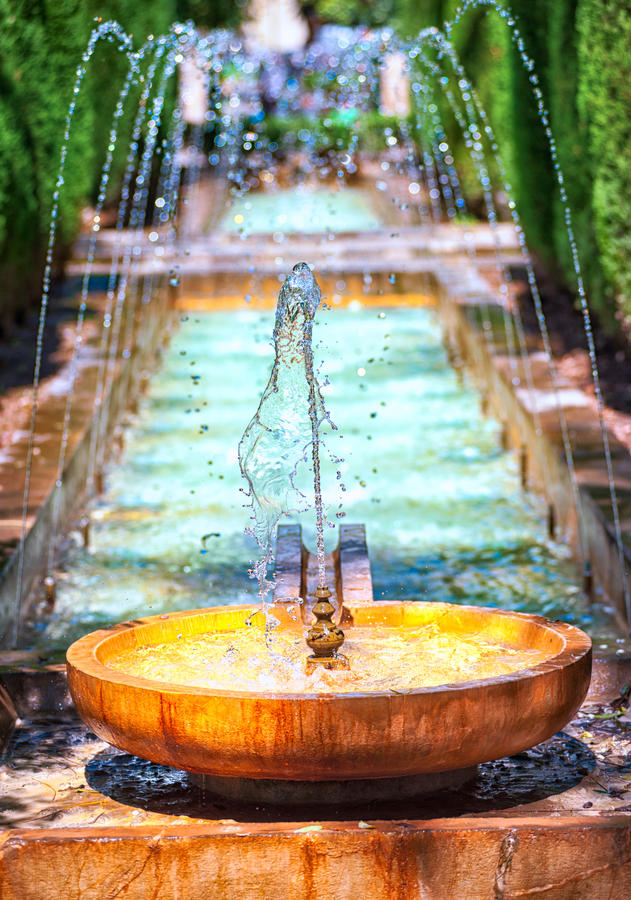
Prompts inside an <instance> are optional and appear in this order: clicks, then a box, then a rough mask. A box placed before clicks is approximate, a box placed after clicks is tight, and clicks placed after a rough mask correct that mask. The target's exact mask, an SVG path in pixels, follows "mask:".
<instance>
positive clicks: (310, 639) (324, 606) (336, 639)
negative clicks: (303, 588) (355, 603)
mask: <svg viewBox="0 0 631 900" xmlns="http://www.w3.org/2000/svg"><path fill="white" fill-rule="evenodd" d="M315 595H316V603H315V606H314V607H313V615H314V616H315V618H316V621H315V622H314V624H313V625H312V626H311V628H310V629H309V631H308V633H307V645H308V646H309V647H310V648H311V650H313V656H308V657H307V675H309V674H311V672H313V671H314V669H315V668H316V666H318V665H320V666H323V667H324V668H325V669H348V668H349V662H348V659H347V657H346V656H343V655H342V654H341V653H338V652H337V651H338V650H339V649H340V647H341V646H342V644H343V643H344V632H343V631H342V629H341V628H340V627H339V625H336V624H335V622H334V621H333V614H334V612H335V607H334V606H333V604H332V603H331V600H330V597H331V591H330V590H329V589H328V587H319V588H316V592H315Z"/></svg>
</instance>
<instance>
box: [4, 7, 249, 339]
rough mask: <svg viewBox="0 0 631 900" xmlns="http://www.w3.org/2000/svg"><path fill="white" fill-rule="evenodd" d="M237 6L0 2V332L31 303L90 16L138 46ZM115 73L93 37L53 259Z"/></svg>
mask: <svg viewBox="0 0 631 900" xmlns="http://www.w3.org/2000/svg"><path fill="white" fill-rule="evenodd" d="M239 11H240V7H239V4H238V3H236V2H233V0H213V2H205V0H185V2H182V0H152V2H151V3H130V2H128V0H102V2H99V0H0V284H1V285H2V289H1V290H0V334H3V333H4V334H7V333H9V332H10V331H11V329H12V327H13V325H14V323H15V321H16V319H18V320H19V318H20V317H21V316H22V314H23V312H24V311H25V309H27V308H28V305H29V304H31V305H32V304H33V303H36V302H37V296H38V294H39V289H40V285H41V278H42V270H43V263H44V255H45V249H46V242H47V232H48V224H49V215H50V208H51V202H52V196H53V192H54V187H55V179H56V175H57V167H58V163H59V151H60V147H61V141H62V136H63V132H64V121H65V117H66V113H67V110H68V104H69V102H70V100H71V93H72V85H73V82H74V78H75V72H76V68H77V65H78V63H79V62H80V60H81V56H82V53H83V52H84V50H85V47H86V44H87V41H88V37H89V34H90V31H91V29H92V28H93V27H94V24H95V23H94V19H95V17H96V16H99V17H101V18H102V19H103V20H107V19H117V20H118V21H119V22H120V23H121V24H122V25H123V27H124V28H125V29H126V30H127V31H128V32H129V33H131V34H133V38H134V45H135V46H136V47H138V46H139V45H140V44H141V43H142V41H143V40H144V38H145V37H146V36H147V35H148V34H149V33H154V34H160V33H163V32H164V31H166V30H167V29H168V28H169V25H170V24H171V22H173V21H177V20H180V21H181V20H184V19H187V18H193V19H195V20H196V21H197V22H198V23H199V24H200V25H203V26H207V27H213V26H215V25H218V24H223V23H229V22H230V21H231V19H234V18H235V17H236V16H237V15H238V13H239ZM124 71H125V63H124V59H123V57H122V55H121V54H120V53H118V51H116V50H115V49H114V47H113V45H111V44H107V43H106V42H101V44H100V45H99V47H98V48H97V50H96V52H95V54H94V57H93V61H92V63H91V64H90V66H89V69H88V74H87V75H86V79H85V84H84V88H83V89H82V92H81V94H80V97H79V102H78V105H77V111H76V113H75V117H74V121H73V126H72V138H71V142H70V147H69V152H68V159H67V163H66V173H67V177H66V179H65V184H64V186H63V190H62V191H61V194H60V210H59V218H58V223H59V224H58V236H59V239H58V244H57V246H58V255H59V258H61V257H63V255H64V252H65V248H67V246H68V244H69V242H70V241H71V240H72V239H73V238H74V236H75V234H76V231H77V225H78V220H79V214H80V210H81V208H82V207H83V206H84V205H85V204H86V203H89V202H91V201H94V198H95V195H96V191H97V189H98V181H99V176H100V171H101V166H102V164H103V161H104V158H105V151H106V145H107V136H108V133H109V129H110V124H111V120H112V113H113V110H114V106H115V103H116V98H117V96H118V92H119V90H120V86H121V84H122V77H123V72H124ZM130 100H131V98H130ZM130 106H131V103H130ZM128 118H129V117H128ZM120 133H121V135H123V134H124V133H125V128H124V125H123V124H121V128H120ZM125 143H126V141H125V140H121V141H120V142H119V148H118V151H117V156H116V158H115V161H114V166H113V171H112V188H113V190H115V189H116V187H117V186H118V185H119V182H120V173H121V171H122V161H123V159H124V156H125V151H126V148H125Z"/></svg>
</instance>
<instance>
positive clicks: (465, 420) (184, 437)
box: [35, 303, 606, 647]
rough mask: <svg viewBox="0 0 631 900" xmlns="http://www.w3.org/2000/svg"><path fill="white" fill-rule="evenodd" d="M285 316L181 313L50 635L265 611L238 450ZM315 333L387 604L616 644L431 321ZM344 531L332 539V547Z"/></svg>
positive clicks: (351, 312) (333, 489) (325, 316)
mask: <svg viewBox="0 0 631 900" xmlns="http://www.w3.org/2000/svg"><path fill="white" fill-rule="evenodd" d="M273 315H274V314H273V311H272V310H269V311H265V312H258V311H254V310H250V309H246V308H244V309H243V310H239V311H234V312H227V313H223V312H222V313H219V312H217V313H212V312H208V313H195V314H191V315H189V316H184V317H183V321H182V323H181V326H180V328H179V330H178V332H177V333H176V334H175V336H174V339H173V341H172V344H171V347H170V349H169V351H168V353H167V355H166V358H165V361H164V365H163V368H162V370H161V371H160V372H159V373H158V374H157V375H156V377H155V378H154V379H153V381H152V384H151V389H150V394H149V395H148V397H147V398H146V399H145V401H144V402H143V405H142V408H141V410H140V413H139V415H138V417H137V421H136V422H135V424H134V426H133V427H132V428H130V430H129V431H128V434H127V445H126V452H125V456H124V458H123V460H122V462H121V464H119V465H118V466H117V467H115V468H113V469H112V470H111V471H110V472H109V473H108V477H107V493H106V494H105V496H104V497H103V498H102V501H101V502H99V503H98V504H97V505H96V506H95V507H94V508H93V510H92V516H93V526H92V541H91V546H90V549H89V550H84V549H82V548H81V547H80V546H79V541H78V539H77V540H76V541H71V542H70V547H69V549H68V551H67V553H66V555H65V558H64V560H63V566H62V571H61V572H60V578H59V588H58V600H57V605H56V608H55V611H54V614H53V615H52V617H51V618H50V619H49V620H48V621H47V622H45V623H43V624H41V625H40V626H39V630H38V633H37V634H36V636H35V643H37V644H39V645H46V646H48V647H50V646H57V647H61V646H65V645H67V644H68V643H69V642H70V641H71V640H73V639H74V638H76V637H78V636H80V635H81V634H84V633H85V632H87V631H89V630H91V629H93V628H95V627H99V626H102V625H105V624H108V623H111V622H116V621H121V620H125V619H131V618H135V617H137V616H144V615H150V614H157V613H162V612H168V611H172V610H178V609H187V608H194V607H200V606H206V605H220V604H229V603H243V602H250V601H254V599H255V585H254V583H253V582H252V581H251V580H250V579H249V578H248V575H247V569H248V565H249V562H250V560H251V558H252V557H253V556H255V555H256V552H255V548H254V546H253V544H252V543H251V542H250V540H249V539H246V537H245V536H244V534H243V529H244V527H245V525H246V524H247V521H248V510H247V509H245V508H244V503H245V499H246V498H245V497H244V495H243V493H241V491H240V489H241V488H242V484H241V478H240V474H239V466H238V462H237V444H238V441H239V438H240V436H241V434H242V433H243V430H244V428H245V426H246V425H247V423H248V421H249V420H250V418H251V417H252V414H253V412H254V410H255V409H256V406H257V403H258V400H259V397H260V394H261V391H262V390H263V388H264V386H265V384H266V382H267V378H268V375H269V369H270V366H271V363H272V359H273V352H272V347H271V344H270V337H271V331H272V327H273ZM314 338H315V343H316V345H317V344H318V343H320V347H319V350H318V351H317V353H316V356H318V354H319V356H320V357H324V358H326V360H327V363H326V365H325V366H324V367H323V370H322V371H321V372H320V380H321V382H322V381H324V380H325V379H326V377H327V376H328V377H329V379H330V386H329V387H327V388H326V390H325V392H326V402H327V405H328V407H329V409H330V411H331V413H332V416H333V419H334V420H335V422H336V424H337V425H338V426H339V429H340V433H341V435H342V437H335V438H334V441H335V442H336V444H335V446H334V447H333V448H332V449H333V450H334V451H335V452H337V453H339V454H340V455H342V456H343V457H344V458H345V463H344V467H343V468H344V475H343V481H344V483H345V485H346V487H347V490H346V491H345V492H340V491H339V484H338V483H337V482H336V481H335V477H334V474H333V470H332V469H331V468H330V467H329V468H325V472H324V485H325V488H327V487H328V490H327V501H328V502H329V508H330V518H331V519H332V521H334V522H337V521H338V520H337V519H336V516H335V513H336V511H338V507H337V503H338V502H339V499H340V497H342V498H343V500H344V504H345V505H344V511H345V513H346V516H345V519H344V521H346V522H364V523H365V524H366V526H367V533H368V546H369V550H370V554H371V560H372V571H373V579H374V585H375V596H376V598H381V597H383V598H386V599H392V600H399V599H415V598H418V599H424V600H427V599H434V600H441V601H453V602H456V603H473V604H480V605H490V606H499V607H504V608H507V609H515V610H523V611H532V612H539V613H543V614H545V615H548V616H551V617H553V618H557V617H558V618H562V619H567V620H570V621H573V622H575V623H577V624H579V625H582V626H584V627H587V629H588V630H591V631H592V632H593V633H596V634H604V633H605V631H606V628H605V626H604V625H603V623H602V622H598V623H594V622H593V621H592V620H591V618H590V617H589V615H588V613H587V611H586V608H585V605H584V600H583V598H582V596H581V593H580V590H579V587H578V584H579V579H578V573H577V571H576V568H575V566H574V564H573V563H572V561H571V559H570V558H569V554H568V551H567V549H566V548H565V547H564V546H562V545H560V544H557V543H552V542H550V541H548V540H547V539H546V532H545V524H544V521H543V516H542V512H543V511H542V509H540V508H539V506H538V505H537V504H536V502H535V501H534V500H532V499H528V498H527V497H525V496H524V495H523V493H522V492H521V491H520V489H519V484H518V477H517V471H516V462H515V459H514V457H513V455H511V454H509V453H505V452H503V451H502V450H501V449H500V445H499V441H498V426H497V424H496V423H495V422H494V421H492V420H489V419H485V418H483V417H482V416H481V414H480V411H479V402H478V397H477V395H476V393H475V392H474V391H473V390H472V389H470V388H467V387H464V388H463V387H461V386H460V385H459V384H458V382H457V379H456V376H455V374H454V372H453V371H452V369H451V368H450V367H449V365H448V363H447V360H446V357H445V353H444V351H443V348H442V345H441V335H440V329H439V325H438V323H437V320H436V317H435V314H434V313H433V311H432V310H430V309H425V308H389V309H383V310H379V309H376V308H374V307H370V308H361V307H360V305H359V304H358V303H354V304H351V307H350V308H349V307H346V308H336V309H333V310H328V311H327V310H324V311H322V312H321V313H319V315H318V318H317V320H316V325H315V329H314ZM303 520H304V524H303V527H304V531H305V536H306V539H307V543H309V542H310V541H311V542H312V544H313V541H314V537H313V527H312V525H311V522H310V517H303ZM335 537H336V535H335V531H334V530H333V529H329V530H328V534H327V539H328V542H329V546H331V545H332V544H334V543H335Z"/></svg>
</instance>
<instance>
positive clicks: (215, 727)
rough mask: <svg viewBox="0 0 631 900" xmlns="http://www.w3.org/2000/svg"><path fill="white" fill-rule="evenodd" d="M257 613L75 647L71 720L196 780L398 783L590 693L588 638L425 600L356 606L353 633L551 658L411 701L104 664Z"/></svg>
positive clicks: (495, 749) (561, 711) (230, 612)
mask: <svg viewBox="0 0 631 900" xmlns="http://www.w3.org/2000/svg"><path fill="white" fill-rule="evenodd" d="M251 613H252V608H251V607H243V606H239V607H235V606H228V607H215V608H212V609H204V610H197V611H190V612H184V613H175V614H173V615H170V616H168V617H162V616H152V617H151V618H148V619H141V620H137V621H134V622H127V623H125V624H123V625H116V626H113V627H112V628H109V629H105V630H102V631H95V632H93V633H92V634H89V635H87V636H86V637H84V638H81V639H80V640H78V641H76V642H75V643H74V644H73V645H72V646H71V647H70V649H69V650H68V655H67V662H68V682H69V685H70V691H71V693H72V697H73V699H74V702H75V705H76V707H77V710H78V712H79V715H80V716H81V718H82V719H83V721H84V722H85V723H86V724H87V725H88V726H89V727H90V728H91V729H92V730H93V731H94V732H95V733H96V734H98V735H99V736H100V737H102V738H103V739H104V740H106V741H108V742H109V743H110V744H114V746H116V747H120V748H121V749H123V750H126V751H128V752H129V753H133V754H135V755H137V756H141V757H144V758H145V759H150V760H153V761H154V762H158V763H162V764H164V765H167V766H174V767H176V768H179V769H186V770H188V771H190V772H198V773H206V774H210V775H219V776H228V777H244V778H266V779H280V780H293V781H327V780H341V779H368V778H388V777H390V778H392V777H398V776H404V775H418V774H421V773H427V772H441V771H445V770H449V769H460V768H464V767H467V766H473V765H476V764H477V763H480V762H484V761H486V760H490V759H497V758H499V757H502V756H508V755H511V754H513V753H517V752H519V751H521V750H525V749H526V748H527V747H531V746H533V745H534V744H537V743H539V742H540V741H543V740H545V739H546V738H548V737H550V736H551V735H553V734H554V733H555V732H556V731H558V730H559V729H560V728H562V727H563V725H565V724H566V723H567V722H568V721H569V720H570V719H571V718H572V716H573V715H574V713H575V712H576V710H577V709H578V707H579V706H580V704H581V702H582V701H583V699H584V698H585V695H586V693H587V688H588V686H589V681H590V675H591V641H590V639H589V638H588V637H587V635H586V634H584V633H583V632H582V631H579V630H578V629H577V628H574V627H572V626H571V625H566V624H565V623H561V622H551V621H549V620H547V619H544V618H542V617H540V616H530V615H523V614H519V613H511V612H502V611H498V610H492V609H482V608H478V607H470V606H469V607H467V606H452V605H449V604H441V603H421V602H407V603H391V602H379V603H372V604H370V605H365V606H355V607H353V606H351V607H350V614H351V616H352V623H353V624H356V625H368V624H371V623H373V624H375V623H379V624H384V625H388V626H391V627H393V628H396V627H400V626H419V625H423V624H425V623H427V622H429V621H432V620H434V619H435V618H436V616H437V615H438V614H440V616H441V619H440V624H441V627H442V628H444V629H445V630H446V631H449V632H452V633H462V634H467V635H473V634H475V635H478V636H481V637H484V638H486V639H491V640H492V639H497V640H498V641H501V642H505V643H508V644H510V645H511V646H514V647H523V648H536V649H540V650H544V651H546V652H549V654H550V657H549V659H548V660H546V661H545V662H543V663H540V664H539V665H537V666H534V667H532V668H530V669H523V670H521V671H519V672H514V673H512V674H510V675H501V676H498V677H495V678H487V679H484V680H480V681H471V682H466V683H462V684H451V685H449V684H446V685H440V686H438V687H428V688H422V689H419V690H416V691H412V692H410V693H406V694H396V693H390V692H387V691H381V692H375V693H368V692H362V693H351V694H325V695H322V694H279V693H275V694H274V693H270V692H261V693H254V692H252V693H248V692H245V691H231V690H228V689H226V690H214V689H208V688H201V687H195V688H189V687H185V686H183V685H178V684H172V683H167V682H158V681H151V680H149V679H146V678H140V677H136V676H132V675H127V674H124V673H122V672H118V671H115V670H114V669H111V668H109V667H108V665H107V663H108V660H109V659H111V658H112V657H113V656H115V655H117V654H119V653H120V652H121V651H123V650H126V649H128V648H131V647H135V646H140V645H151V644H161V643H166V642H168V641H171V640H176V639H177V637H178V635H185V636H189V635H194V634H199V633H203V632H209V631H233V630H236V629H239V628H244V627H246V626H245V620H246V618H247V617H248V616H249V615H250V614H251ZM353 624H351V625H348V626H345V630H346V631H347V632H348V630H349V629H352V627H353Z"/></svg>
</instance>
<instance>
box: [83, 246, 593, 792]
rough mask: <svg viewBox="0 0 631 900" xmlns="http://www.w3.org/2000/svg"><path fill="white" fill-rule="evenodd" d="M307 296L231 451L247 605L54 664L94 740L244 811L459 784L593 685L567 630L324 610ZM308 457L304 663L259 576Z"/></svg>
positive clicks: (429, 609) (145, 631)
mask: <svg viewBox="0 0 631 900" xmlns="http://www.w3.org/2000/svg"><path fill="white" fill-rule="evenodd" d="M319 301H320V290H319V288H318V286H317V282H316V281H315V279H314V277H313V275H312V273H311V271H310V269H309V267H308V266H307V265H306V264H305V263H300V264H298V265H297V266H295V267H294V269H293V271H292V273H291V274H290V276H289V277H288V279H287V280H286V281H285V283H284V285H283V287H282V288H281V291H280V296H279V303H278V308H277V316H276V327H275V332H274V335H275V344H276V359H275V363H274V367H273V370H272V375H271V378H270V381H269V384H268V386H267V388H266V390H265V392H264V394H263V397H262V400H261V403H260V405H259V409H258V411H257V414H256V415H255V417H254V418H253V420H252V422H251V423H250V425H249V426H248V428H247V429H246V432H245V434H244V437H243V439H242V442H241V446H240V459H241V467H242V471H243V473H244V475H245V476H246V478H247V480H248V483H249V485H250V497H251V500H252V506H253V510H254V518H255V525H254V527H253V529H252V533H253V534H254V535H255V537H256V539H257V542H258V544H259V547H260V548H261V550H262V553H263V555H262V558H261V560H259V562H258V563H256V565H255V566H254V567H253V574H254V576H255V577H256V578H257V580H258V582H259V591H260V597H261V601H262V605H261V607H251V606H247V607H243V606H240V607H234V606H231V607H227V608H226V607H214V608H210V609H205V610H197V611H190V612H182V613H174V614H163V615H160V616H154V617H150V618H147V619H142V620H138V621H134V622H129V623H125V624H122V625H117V626H113V627H111V628H109V629H104V630H100V631H96V632H93V633H92V634H89V635H87V636H86V637H84V638H81V639H79V640H78V641H76V642H75V643H74V644H73V645H72V646H71V647H70V648H69V650H68V654H67V666H68V681H69V686H70V690H71V693H72V697H73V699H74V702H75V705H76V708H77V710H78V712H79V714H80V716H81V717H82V718H83V720H84V722H85V723H86V724H87V725H88V726H89V727H90V728H91V729H92V730H93V731H94V732H95V733H96V734H98V735H99V736H101V737H102V738H104V739H105V740H106V741H108V742H109V743H111V744H114V745H115V746H117V747H120V748H122V749H124V750H126V751H128V752H130V753H133V754H135V755H138V756H141V757H144V758H146V759H149V760H153V761H154V762H158V763H161V764H163V765H169V766H174V767H176V768H181V769H185V770H187V771H189V772H193V773H197V774H198V775H201V776H203V783H204V785H205V787H206V788H207V789H208V790H209V791H210V792H211V793H213V794H217V793H218V794H223V795H225V796H229V797H233V798H234V797H238V798H240V799H248V800H250V801H258V800H260V799H261V798H265V800H266V801H267V802H276V803H305V802H319V803H330V802H338V803H339V802H356V801H357V799H358V797H360V798H362V799H363V800H371V799H383V798H392V797H401V796H415V795H418V794H421V793H424V792H428V791H431V792H433V791H435V790H436V789H437V787H440V786H444V785H450V786H453V785H455V784H458V783H462V782H463V781H464V780H466V779H467V778H469V777H471V774H472V771H474V767H475V766H476V765H477V764H479V763H481V762H484V761H487V760H491V759H496V758H498V757H502V756H505V755H510V754H514V753H517V752H519V751H522V750H524V749H526V748H528V747H531V746H533V745H534V744H537V743H539V742H541V741H543V740H545V739H546V738H549V737H550V736H551V735H552V734H554V733H555V732H556V731H558V730H559V729H560V728H561V727H562V726H563V725H564V724H565V723H566V722H567V721H568V720H569V719H570V718H571V717H572V716H573V715H574V713H575V712H576V710H577V709H578V707H579V705H580V704H581V702H582V701H583V699H584V697H585V694H586V692H587V688H588V685H589V680H590V674H591V642H590V640H589V638H588V637H587V636H586V635H584V634H583V633H582V632H581V631H579V630H578V629H576V628H574V627H573V626H571V625H568V624H566V623H562V622H551V621H549V620H546V619H544V618H542V617H540V616H532V615H524V614H517V613H509V612H505V611H499V610H493V609H481V608H476V607H467V606H451V605H449V604H443V603H431V602H416V601H406V602H396V601H387V600H386V601H379V602H369V603H362V604H354V603H353V602H345V599H344V596H343V591H342V592H341V594H342V596H341V597H339V596H338V601H339V608H338V609H337V610H336V608H335V606H334V605H333V604H332V603H331V602H330V599H329V598H330V597H331V591H330V589H329V588H328V586H327V583H326V578H327V574H326V566H325V554H324V535H323V530H324V512H323V503H322V495H321V486H320V463H319V436H318V429H319V426H320V424H321V423H322V421H324V420H325V419H328V414H327V412H326V410H325V408H324V404H323V402H322V397H321V394H320V390H319V387H318V385H317V380H316V378H315V375H314V367H313V352H312V344H311V341H312V325H313V316H314V314H315V310H316V308H317V306H318V304H319ZM300 390H302V394H301V393H300ZM296 391H298V393H296ZM301 399H302V401H303V402H302V408H301V403H300V401H301ZM288 400H289V401H290V402H289V404H288ZM329 421H330V420H329ZM305 428H306V429H308V439H307V440H304V430H305ZM305 449H306V450H308V451H310V453H311V469H312V473H313V478H314V484H315V510H316V518H317V532H316V533H317V551H318V579H317V589H316V591H315V601H316V602H315V605H314V606H313V609H312V612H313V614H314V616H315V619H316V621H315V623H314V624H311V626H310V628H309V629H308V632H307V635H306V643H307V644H308V646H309V647H310V648H311V649H312V650H313V655H312V656H310V657H308V658H307V660H306V662H305V660H304V652H303V651H302V650H300V648H301V647H303V646H304V645H303V632H304V631H305V626H304V624H303V621H302V619H307V618H308V603H307V602H304V601H303V602H302V603H301V604H300V608H301V611H302V613H303V615H302V617H301V616H300V615H298V613H297V608H298V604H297V603H296V600H295V598H292V599H290V600H289V601H287V602H284V603H283V602H278V598H276V602H274V603H273V604H270V603H269V602H268V600H267V593H268V591H269V588H270V586H271V582H268V581H267V578H266V573H267V567H268V565H269V564H270V562H271V559H272V553H271V541H272V535H273V532H274V530H275V528H276V525H277V523H278V520H279V518H280V517H281V515H282V514H283V513H286V512H287V511H289V510H291V509H292V508H295V505H296V503H297V502H298V503H299V502H300V498H303V499H304V492H303V491H301V490H300V488H299V486H298V480H299V468H300V464H301V462H303V463H304V462H305V458H304V453H305ZM297 452H298V456H296V453H297ZM292 498H293V499H292ZM292 504H293V506H292ZM336 612H337V613H338V618H340V619H341V621H342V622H343V624H344V629H345V633H344V632H342V630H341V628H340V627H339V626H338V625H337V624H335V623H334V622H333V616H334V614H335V613H336ZM345 640H346V643H345V650H346V651H347V654H348V655H344V656H342V654H340V653H339V652H338V651H339V649H340V647H341V646H342V643H343V642H344V641H345Z"/></svg>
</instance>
